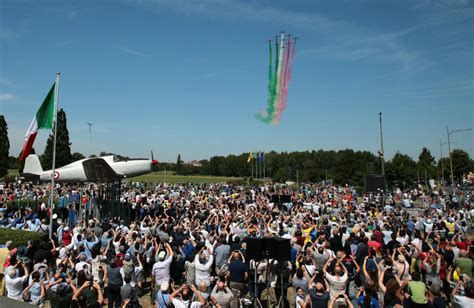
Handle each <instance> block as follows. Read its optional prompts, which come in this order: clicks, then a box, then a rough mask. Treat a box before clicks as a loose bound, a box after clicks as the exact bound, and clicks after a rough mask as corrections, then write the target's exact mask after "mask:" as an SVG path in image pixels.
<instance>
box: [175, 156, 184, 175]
mask: <svg viewBox="0 0 474 308" xmlns="http://www.w3.org/2000/svg"><path fill="white" fill-rule="evenodd" d="M182 169H183V161H182V160H181V154H178V159H177V160H176V174H181V172H182V171H183V170H182Z"/></svg>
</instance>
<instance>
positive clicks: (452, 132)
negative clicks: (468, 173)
mask: <svg viewBox="0 0 474 308" xmlns="http://www.w3.org/2000/svg"><path fill="white" fill-rule="evenodd" d="M471 130H472V129H471V128H464V129H455V130H452V131H450V130H449V127H448V126H446V132H447V133H448V151H449V165H450V168H451V186H452V187H454V173H453V158H452V155H451V139H450V137H449V136H451V134H454V133H458V132H467V131H471Z"/></svg>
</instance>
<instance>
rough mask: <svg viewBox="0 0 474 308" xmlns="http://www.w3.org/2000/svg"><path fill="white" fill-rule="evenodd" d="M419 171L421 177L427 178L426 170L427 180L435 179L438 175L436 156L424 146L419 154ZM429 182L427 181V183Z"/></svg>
mask: <svg viewBox="0 0 474 308" xmlns="http://www.w3.org/2000/svg"><path fill="white" fill-rule="evenodd" d="M417 164H418V171H419V172H420V178H423V179H424V178H425V172H426V175H427V177H428V178H427V180H429V179H434V178H435V177H436V166H435V158H434V157H433V155H431V152H430V150H428V149H427V148H423V149H422V150H421V153H420V155H419V156H418V163H417ZM427 184H428V183H425V185H427Z"/></svg>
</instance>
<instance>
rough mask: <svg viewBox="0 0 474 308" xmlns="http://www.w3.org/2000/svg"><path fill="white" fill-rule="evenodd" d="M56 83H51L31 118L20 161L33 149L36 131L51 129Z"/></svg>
mask: <svg viewBox="0 0 474 308" xmlns="http://www.w3.org/2000/svg"><path fill="white" fill-rule="evenodd" d="M55 86H56V82H55V83H53V86H52V87H51V90H49V92H48V95H46V98H45V99H44V101H43V103H42V104H41V107H40V108H39V109H38V111H37V112H36V115H35V116H34V117H33V121H31V124H30V126H29V127H28V131H27V132H26V135H25V143H24V145H23V152H22V153H21V157H20V160H25V158H26V157H28V155H30V151H31V148H32V147H33V142H35V138H36V135H37V134H38V130H39V129H41V128H46V129H52V128H53V121H54V88H55Z"/></svg>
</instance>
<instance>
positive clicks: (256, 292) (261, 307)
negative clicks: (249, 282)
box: [253, 260, 263, 308]
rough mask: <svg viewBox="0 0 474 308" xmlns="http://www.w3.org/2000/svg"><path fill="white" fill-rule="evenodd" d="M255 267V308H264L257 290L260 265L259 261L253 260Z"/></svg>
mask: <svg viewBox="0 0 474 308" xmlns="http://www.w3.org/2000/svg"><path fill="white" fill-rule="evenodd" d="M253 266H254V267H255V269H254V275H253V284H254V286H253V289H254V292H255V293H254V294H255V296H254V299H253V305H254V307H260V308H263V305H262V303H261V302H260V300H259V299H258V290H257V269H258V265H257V261H255V260H253Z"/></svg>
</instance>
